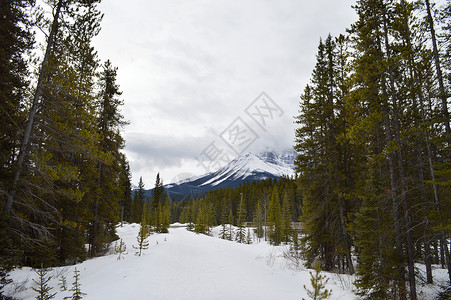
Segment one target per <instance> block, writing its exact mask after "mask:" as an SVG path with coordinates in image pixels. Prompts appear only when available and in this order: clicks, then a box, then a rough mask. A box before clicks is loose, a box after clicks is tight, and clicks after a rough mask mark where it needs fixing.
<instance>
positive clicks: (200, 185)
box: [166, 151, 297, 200]
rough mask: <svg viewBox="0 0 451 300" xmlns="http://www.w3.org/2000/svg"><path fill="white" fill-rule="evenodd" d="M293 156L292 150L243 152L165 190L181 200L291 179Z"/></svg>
mask: <svg viewBox="0 0 451 300" xmlns="http://www.w3.org/2000/svg"><path fill="white" fill-rule="evenodd" d="M296 155H297V154H296V152H294V151H283V152H274V151H265V152H262V153H260V154H258V155H255V154H253V153H250V152H247V153H245V154H242V155H240V156H237V157H236V158H234V159H233V160H232V161H230V162H229V163H228V164H227V165H225V166H223V167H221V168H219V169H218V170H216V171H214V172H211V173H208V174H205V175H201V176H195V177H192V178H189V179H185V180H182V181H179V182H177V183H174V184H170V185H167V186H166V191H167V192H168V194H169V196H170V197H171V198H172V199H173V200H183V199H186V198H188V197H190V196H195V197H196V196H197V197H198V196H201V195H202V194H205V193H206V192H208V191H209V190H214V189H219V188H228V187H232V188H234V187H236V186H238V185H240V184H242V183H245V182H247V181H249V182H252V181H260V180H265V179H269V178H280V177H282V176H291V175H293V174H294V159H295V157H296Z"/></svg>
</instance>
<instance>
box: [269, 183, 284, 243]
mask: <svg viewBox="0 0 451 300" xmlns="http://www.w3.org/2000/svg"><path fill="white" fill-rule="evenodd" d="M267 226H268V233H269V242H270V243H271V244H272V245H279V244H280V243H281V242H282V212H281V208H280V198H279V190H278V188H277V185H276V186H274V188H273V192H272V195H271V200H270V201H269V205H268V224H267Z"/></svg>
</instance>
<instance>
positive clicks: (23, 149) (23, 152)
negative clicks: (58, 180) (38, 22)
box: [3, 0, 63, 219]
mask: <svg viewBox="0 0 451 300" xmlns="http://www.w3.org/2000/svg"><path fill="white" fill-rule="evenodd" d="M62 4H63V0H60V1H58V4H57V7H56V11H55V15H54V16H53V23H52V27H51V30H50V34H49V37H48V39H47V47H46V50H45V54H44V60H43V61H42V65H41V70H40V72H39V77H38V82H37V85H36V90H35V93H34V97H33V102H32V105H31V108H30V111H29V112H28V121H27V127H26V128H25V132H24V136H23V139H22V143H21V145H20V149H19V155H18V157H17V161H16V172H15V173H14V176H13V181H12V184H11V188H10V190H9V191H8V195H7V197H6V203H5V207H4V209H3V211H4V213H5V216H6V218H7V219H8V218H9V215H10V212H11V209H12V205H13V203H14V197H15V195H16V191H17V188H18V184H19V178H20V175H21V172H22V168H23V164H24V161H25V157H26V156H27V154H28V153H27V151H28V145H29V143H30V137H31V132H32V131H33V127H34V119H35V117H36V113H37V109H38V106H39V100H40V97H41V93H42V82H43V81H44V78H45V76H46V71H47V65H48V62H49V57H50V52H51V50H52V48H53V44H54V41H55V36H56V32H57V30H58V18H59V15H60V11H61V7H62Z"/></svg>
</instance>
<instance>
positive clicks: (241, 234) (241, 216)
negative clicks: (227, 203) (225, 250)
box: [235, 193, 246, 243]
mask: <svg viewBox="0 0 451 300" xmlns="http://www.w3.org/2000/svg"><path fill="white" fill-rule="evenodd" d="M245 221H246V211H245V208H244V200H243V194H242V193H241V201H240V206H239V208H238V219H237V221H236V226H237V230H236V235H235V240H236V241H237V242H238V243H245V242H246V234H245V230H244V222H245Z"/></svg>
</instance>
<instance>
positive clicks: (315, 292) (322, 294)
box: [304, 261, 332, 300]
mask: <svg viewBox="0 0 451 300" xmlns="http://www.w3.org/2000/svg"><path fill="white" fill-rule="evenodd" d="M313 269H314V270H315V274H313V272H311V271H310V272H309V273H310V277H311V278H310V284H311V285H312V290H309V289H307V287H306V286H305V285H304V289H305V290H306V291H307V295H308V296H309V297H310V299H313V300H321V299H327V298H329V297H330V295H331V294H332V291H331V290H328V289H326V287H325V286H326V283H327V282H328V281H329V278H327V279H326V276H324V275H322V274H321V263H320V262H319V261H317V262H316V264H315V265H314V267H313ZM324 279H326V280H324Z"/></svg>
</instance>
